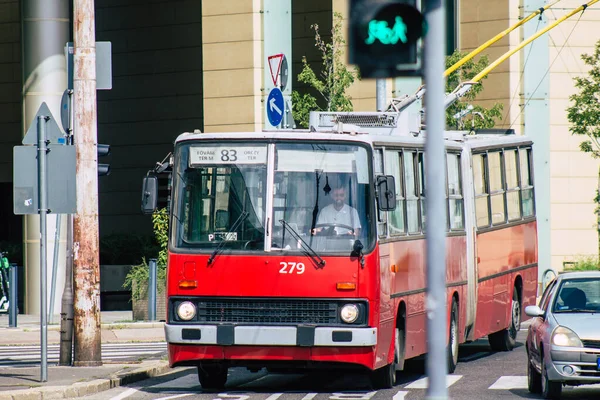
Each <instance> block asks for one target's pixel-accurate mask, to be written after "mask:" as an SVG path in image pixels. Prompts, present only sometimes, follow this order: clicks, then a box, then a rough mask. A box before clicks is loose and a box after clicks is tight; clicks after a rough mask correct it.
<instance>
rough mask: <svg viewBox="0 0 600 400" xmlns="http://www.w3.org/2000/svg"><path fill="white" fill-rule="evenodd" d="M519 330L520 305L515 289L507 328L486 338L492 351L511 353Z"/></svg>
mask: <svg viewBox="0 0 600 400" xmlns="http://www.w3.org/2000/svg"><path fill="white" fill-rule="evenodd" d="M519 329H521V303H520V302H519V295H518V293H517V288H516V287H515V288H514V290H513V297H512V302H511V310H510V321H509V324H508V328H506V329H503V330H501V331H499V332H495V333H492V334H491V335H489V336H488V341H489V342H490V347H491V348H492V350H494V351H511V350H512V349H513V348H514V347H515V344H516V342H517V333H518V332H519Z"/></svg>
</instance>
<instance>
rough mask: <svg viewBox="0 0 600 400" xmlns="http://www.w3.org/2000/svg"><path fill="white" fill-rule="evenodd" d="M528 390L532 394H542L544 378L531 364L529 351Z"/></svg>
mask: <svg viewBox="0 0 600 400" xmlns="http://www.w3.org/2000/svg"><path fill="white" fill-rule="evenodd" d="M527 388H528V389H529V391H530V392H531V393H541V392H542V376H541V375H540V373H539V372H538V371H537V370H536V369H535V367H534V366H533V364H531V358H530V357H529V351H527Z"/></svg>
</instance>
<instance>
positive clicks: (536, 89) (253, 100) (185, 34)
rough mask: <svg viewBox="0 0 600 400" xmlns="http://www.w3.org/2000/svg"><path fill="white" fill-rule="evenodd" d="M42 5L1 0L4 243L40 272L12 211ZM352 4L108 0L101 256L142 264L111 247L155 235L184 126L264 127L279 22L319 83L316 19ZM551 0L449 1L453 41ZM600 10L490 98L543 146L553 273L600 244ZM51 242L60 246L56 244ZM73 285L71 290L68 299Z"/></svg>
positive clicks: (531, 55) (489, 84) (325, 27)
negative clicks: (160, 175)
mask: <svg viewBox="0 0 600 400" xmlns="http://www.w3.org/2000/svg"><path fill="white" fill-rule="evenodd" d="M42 1H43V0H0V132H2V134H1V135H0V190H1V191H2V193H4V194H5V195H4V196H2V197H0V221H2V225H3V229H0V250H1V249H2V248H1V247H2V246H7V245H13V246H17V247H19V245H22V244H25V249H24V254H25V257H24V259H23V260H18V261H19V262H22V263H23V264H24V265H25V268H26V270H30V271H33V270H34V268H33V266H32V263H34V262H35V258H32V256H31V254H34V253H35V251H36V250H35V249H36V246H38V247H37V249H38V250H37V251H38V253H39V240H38V241H37V242H36V240H35V238H34V236H35V235H34V233H35V224H34V225H30V228H29V231H30V233H31V232H33V233H31V234H28V233H27V229H24V227H25V228H27V226H29V225H28V224H27V223H24V222H23V220H24V218H22V217H17V216H14V215H13V213H12V179H13V178H12V149H13V146H15V145H19V144H20V141H21V138H22V136H23V132H24V129H25V126H26V125H28V123H29V121H27V118H28V117H27V118H25V117H23V115H24V106H23V104H24V93H25V91H24V89H23V88H24V84H25V83H26V79H27V77H24V71H23V69H24V67H23V60H24V59H25V58H24V57H25V54H26V52H27V50H28V49H27V48H24V45H23V37H22V28H23V24H24V22H23V21H24V17H26V15H24V14H23V9H24V8H23V7H25V6H26V5H31V4H34V3H37V2H42ZM52 1H53V2H56V3H60V2H61V1H67V0H52ZM67 3H71V2H70V1H67ZM46 4H48V3H46ZM281 4H287V7H288V9H289V11H285V10H284V12H285V13H289V14H291V15H290V16H289V18H290V19H289V21H291V24H289V23H282V22H277V21H275V22H273V19H272V18H269V15H270V14H269V13H270V12H271V11H272V10H273V7H281ZM348 4H349V0H331V1H323V0H227V1H217V0H205V1H201V0H96V40H97V41H110V42H112V51H113V55H112V57H113V89H112V90H110V91H99V92H98V141H99V143H107V144H110V145H111V146H112V155H111V156H110V161H109V162H110V164H111V168H112V172H111V175H109V176H107V177H102V178H100V183H99V212H100V235H101V238H104V241H105V243H108V244H106V245H104V246H103V247H104V249H105V250H106V251H105V253H104V255H103V260H102V261H101V262H103V263H105V264H106V263H114V264H127V263H130V262H135V261H130V260H127V262H124V261H121V260H123V259H124V258H123V257H121V256H119V255H118V254H114V253H115V252H117V250H118V249H116V248H114V247H112V246H111V245H110V243H115V242H119V241H121V242H122V240H120V239H119V238H121V239H122V238H124V237H128V236H131V235H151V220H150V219H149V218H148V217H146V216H143V215H141V213H140V212H139V201H140V187H141V180H142V177H143V176H144V174H145V173H146V171H147V170H148V169H149V168H152V166H153V165H154V164H155V163H156V162H157V161H160V160H162V159H163V157H164V156H165V155H166V154H167V153H168V152H169V151H170V149H171V148H172V142H173V140H174V138H175V137H176V136H177V135H178V134H179V133H181V132H183V131H191V130H193V129H201V130H203V131H212V132H222V131H225V132H227V131H247V130H252V131H253V130H259V129H262V128H263V126H264V124H265V109H264V105H265V98H266V93H267V90H266V88H267V87H268V82H266V80H267V79H266V78H265V77H266V76H268V75H267V74H266V72H265V71H266V68H268V64H267V57H268V56H269V55H270V54H266V51H265V46H266V42H268V41H269V40H271V39H272V36H273V35H272V34H271V32H273V31H274V30H275V31H276V32H283V33H287V34H290V33H291V34H290V37H291V45H290V46H291V47H290V52H291V57H290V59H291V60H290V61H291V62H290V67H291V71H292V73H291V78H292V87H293V88H294V89H295V90H300V91H303V90H306V88H305V87H303V86H302V85H299V84H298V82H297V79H296V76H297V74H298V72H300V70H301V60H302V57H303V56H306V57H307V60H308V61H309V62H310V63H311V64H312V65H313V66H315V68H318V66H319V65H320V59H319V53H318V51H317V50H316V49H315V47H314V31H313V30H312V29H311V25H312V24H315V23H317V24H319V27H320V30H321V33H322V34H324V36H325V37H326V33H327V32H329V31H330V30H331V26H332V20H333V13H335V12H339V13H341V14H342V16H343V18H344V26H346V25H347V19H346V18H347V15H348ZM545 4H546V3H545V2H544V1H542V0H520V1H518V0H495V1H491V2H490V1H485V0H463V1H459V0H448V1H447V6H448V22H449V23H448V33H449V35H448V50H449V52H451V50H453V49H454V48H458V49H460V50H463V51H468V50H471V49H473V48H475V47H477V46H478V45H479V44H481V43H483V42H485V41H486V40H487V39H489V38H491V37H492V36H494V35H495V34H496V33H498V32H500V31H502V30H503V29H506V28H508V27H509V26H510V25H512V24H514V23H515V22H517V21H518V20H519V18H521V17H522V16H523V15H524V14H526V13H528V12H530V11H533V10H536V9H538V8H539V7H541V6H543V5H545ZM579 5H580V2H579V1H575V0H564V1H562V2H560V3H559V4H558V6H557V7H558V8H553V9H551V10H549V11H547V12H546V13H545V14H544V17H543V18H542V20H541V21H539V20H538V19H537V18H536V19H534V20H533V21H531V22H530V23H528V25H527V26H525V27H524V28H521V29H517V30H516V31H514V32H513V33H511V34H510V35H509V36H508V37H506V38H504V39H502V40H500V41H499V42H498V43H496V44H495V45H493V46H492V47H490V48H489V49H488V50H487V51H485V52H484V54H487V55H488V56H489V58H490V60H494V59H495V58H497V57H498V56H499V55H501V54H503V53H505V52H506V51H508V50H510V49H511V48H513V47H514V46H516V45H517V44H518V43H519V42H520V41H521V40H522V39H523V38H524V37H528V36H529V35H530V34H531V33H533V32H535V31H536V30H537V29H540V28H541V27H543V26H546V25H547V24H548V23H551V22H553V21H554V20H556V19H557V18H560V17H561V16H562V15H564V14H566V13H567V12H568V11H570V10H572V9H574V8H576V7H578V6H579ZM284 8H285V7H284ZM599 10H600V7H590V8H589V9H588V10H586V11H585V13H583V15H582V16H581V17H579V16H575V17H573V18H572V19H571V20H569V21H567V22H565V23H563V24H561V25H559V26H558V27H557V28H555V29H554V30H552V31H551V32H550V34H549V35H546V36H543V37H542V38H540V39H539V40H537V41H536V42H534V44H533V45H532V46H530V47H528V48H526V49H525V50H523V51H521V52H519V53H518V54H516V55H515V56H513V57H511V58H510V59H509V60H508V61H506V62H505V63H503V64H502V65H500V66H499V67H498V68H497V69H496V70H494V71H493V72H492V73H491V74H490V75H489V78H488V79H486V80H485V81H484V82H483V84H484V87H485V90H484V91H483V93H482V94H481V95H480V96H479V98H478V102H479V103H480V104H483V105H491V104H493V103H495V102H501V103H503V104H504V118H503V119H502V120H501V121H499V122H498V126H501V127H512V128H515V129H516V130H517V131H518V132H520V133H525V134H527V135H530V136H532V137H533V138H534V140H535V142H536V152H537V154H536V157H537V158H536V165H535V167H536V191H537V211H538V217H539V229H540V270H541V271H542V270H544V269H546V268H549V267H552V268H554V269H557V270H560V269H562V267H563V262H565V261H567V262H568V261H571V260H573V259H575V258H576V257H578V256H580V255H597V253H598V233H597V218H596V216H595V214H594V208H595V204H594V202H593V198H594V196H595V190H596V188H597V184H598V167H599V164H598V161H597V160H593V159H592V158H591V157H590V156H589V155H587V154H584V153H582V152H580V151H579V149H578V145H579V142H580V141H581V139H580V138H579V137H573V136H572V135H571V134H570V133H569V131H568V122H567V118H566V112H565V109H566V108H567V106H568V104H569V101H568V96H569V95H570V94H572V93H573V92H574V85H573V77H575V76H578V75H581V74H582V73H584V72H585V67H584V65H583V62H582V61H581V58H580V55H581V54H583V53H591V52H592V51H593V48H594V44H595V43H596V41H598V40H600V33H596V32H600V29H598V28H599V27H600V11H599ZM265 32H267V33H268V36H267V37H265ZM567 38H568V40H567ZM63 73H64V71H63ZM419 84H420V80H419V79H418V78H398V79H389V80H388V81H387V85H386V87H387V91H388V98H391V97H392V96H401V95H404V94H409V93H412V92H413V91H414V90H415V89H416V88H417V87H418V86H419ZM375 93H376V90H375V82H374V81H372V80H364V81H360V82H357V83H356V84H355V85H354V86H353V87H352V88H351V89H350V94H351V95H352V98H353V103H354V107H355V110H365V111H366V110H368V111H373V110H375V106H376V99H375ZM58 94H59V95H60V94H61V93H58ZM55 95H56V93H53V96H55ZM53 112H58V111H53ZM27 115H28V114H27ZM50 228H51V229H53V226H50ZM52 232H53V231H52V230H49V237H53V235H52V234H51V233H52ZM63 232H64V231H63ZM107 238H108V239H107ZM111 238H112V239H111ZM111 240H112V241H111ZM61 242H64V238H63V240H62V241H61ZM48 244H49V246H48V247H49V250H51V249H52V246H53V242H52V241H50V242H49V243H48ZM63 244H64V243H63ZM27 249H29V250H27ZM110 250H113V252H112V253H111V252H110ZM120 250H121V251H123V249H120ZM125 250H127V249H125ZM125 253H127V251H125ZM61 258H64V255H63V256H61ZM109 259H110V260H109ZM49 260H51V254H50V257H49ZM62 262H63V263H64V261H62ZM24 277H25V278H26V279H25V281H24V285H23V286H24V288H28V289H30V291H31V288H34V287H36V285H35V284H34V283H33V281H34V280H35V274H33V273H29V274H28V273H24ZM61 292H62V288H60V289H59V292H58V294H57V298H58V299H60V293H61ZM31 296H33V297H31ZM26 297H27V298H30V299H31V300H30V301H27V302H25V304H24V308H25V311H28V312H31V311H32V310H33V311H34V312H35V309H36V308H35V306H33V304H35V303H36V300H35V296H34V295H33V294H31V293H28V294H27V296H26Z"/></svg>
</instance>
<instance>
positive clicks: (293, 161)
mask: <svg viewBox="0 0 600 400" xmlns="http://www.w3.org/2000/svg"><path fill="white" fill-rule="evenodd" d="M269 146H273V147H274V149H273V147H269ZM269 149H271V151H273V150H274V152H273V153H271V154H274V162H273V163H272V164H273V165H269V163H268V158H269V157H268V154H269ZM269 170H270V171H271V173H269ZM269 176H270V178H269ZM369 176H370V175H369V164H368V157H367V149H366V148H365V147H362V146H358V145H355V144H330V143H322V144H321V143H297V142H293V143H290V142H286V143H276V144H267V143H260V142H255V143H240V142H235V143H234V144H225V143H218V144H217V143H206V144H204V143H197V142H196V143H191V144H182V145H181V146H179V151H177V152H176V160H175V171H174V174H173V186H174V191H173V193H174V198H173V201H174V208H173V214H174V219H173V222H174V229H173V231H172V234H173V239H174V245H175V247H179V248H187V249H198V250H205V251H215V249H217V248H218V249H223V250H226V249H229V250H238V251H250V252H257V251H265V250H267V251H268V249H270V251H273V252H301V251H303V248H302V245H301V242H302V241H305V244H307V245H308V246H310V247H311V248H312V249H313V250H314V251H316V252H318V253H319V254H327V253H329V254H333V253H338V254H339V253H343V254H349V253H350V252H351V251H352V249H353V246H354V242H355V241H356V240H360V241H361V242H362V243H363V246H364V248H365V250H366V249H368V248H369V247H370V244H372V241H373V240H374V239H373V238H372V236H373V230H372V228H371V227H370V224H371V223H372V221H373V218H372V217H371V212H372V211H371V208H372V203H371V197H372V193H371V187H370V185H369V182H370V181H369ZM268 179H269V180H272V181H270V182H271V183H269V181H268ZM267 196H272V197H271V198H270V199H269V200H272V202H271V201H267ZM271 205H272V206H271ZM267 207H269V210H267ZM267 225H269V226H271V227H272V232H271V235H270V237H271V240H270V242H269V243H267V244H268V246H266V243H265V237H266V232H267V231H268V228H267ZM284 225H287V228H286V227H285V226H284ZM290 231H291V232H290Z"/></svg>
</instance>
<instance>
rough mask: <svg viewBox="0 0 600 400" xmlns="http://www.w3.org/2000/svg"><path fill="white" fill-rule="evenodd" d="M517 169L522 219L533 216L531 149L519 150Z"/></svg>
mask: <svg viewBox="0 0 600 400" xmlns="http://www.w3.org/2000/svg"><path fill="white" fill-rule="evenodd" d="M519 169H520V172H521V174H520V175H521V182H520V186H521V203H522V207H523V217H531V216H533V215H534V214H535V209H534V201H533V179H532V178H531V175H532V174H531V149H530V148H527V149H519Z"/></svg>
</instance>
